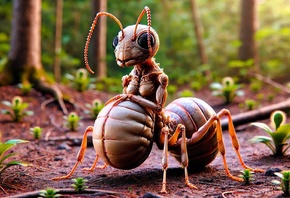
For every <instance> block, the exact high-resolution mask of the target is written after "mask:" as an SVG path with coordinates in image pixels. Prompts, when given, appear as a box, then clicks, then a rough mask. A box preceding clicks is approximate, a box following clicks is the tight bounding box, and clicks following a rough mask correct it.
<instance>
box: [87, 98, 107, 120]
mask: <svg viewBox="0 0 290 198" xmlns="http://www.w3.org/2000/svg"><path fill="white" fill-rule="evenodd" d="M85 106H86V107H87V108H89V111H86V112H85V113H86V114H90V115H91V117H92V118H93V119H96V118H97V116H98V115H99V113H100V111H101V110H102V108H103V107H104V106H105V104H104V103H102V101H100V100H99V99H95V100H93V102H92V104H85Z"/></svg>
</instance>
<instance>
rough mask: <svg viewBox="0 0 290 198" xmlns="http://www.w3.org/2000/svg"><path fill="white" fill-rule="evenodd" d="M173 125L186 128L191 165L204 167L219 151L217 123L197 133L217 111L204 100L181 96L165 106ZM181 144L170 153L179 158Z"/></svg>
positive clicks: (179, 159)
mask: <svg viewBox="0 0 290 198" xmlns="http://www.w3.org/2000/svg"><path fill="white" fill-rule="evenodd" d="M165 113H166V115H169V116H170V118H171V122H172V123H174V124H173V125H175V127H176V125H177V124H183V125H184V126H185V128H186V137H187V138H188V139H190V138H191V142H189V141H187V151H188V158H189V167H196V168H199V167H204V166H206V165H207V164H209V163H210V162H211V161H212V160H214V158H215V157H216V154H217V152H218V149H217V139H216V123H214V124H213V125H212V127H210V128H209V129H208V130H207V131H206V132H205V133H197V131H198V129H199V128H200V127H201V126H203V125H204V124H205V123H206V121H207V120H208V119H209V118H210V117H212V116H213V115H215V111H214V110H213V109H212V108H211V107H210V106H209V105H208V104H207V103H206V102H204V101H202V100H200V99H198V98H179V99H176V100H174V101H173V102H171V103H170V104H169V105H168V106H167V107H166V108H165ZM180 152H181V150H180V145H177V146H174V147H173V148H171V149H170V153H171V154H172V155H173V156H174V157H175V158H176V159H177V160H178V161H181V157H180Z"/></svg>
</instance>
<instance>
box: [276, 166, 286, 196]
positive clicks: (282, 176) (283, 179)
mask: <svg viewBox="0 0 290 198" xmlns="http://www.w3.org/2000/svg"><path fill="white" fill-rule="evenodd" d="M274 174H275V175H276V176H278V177H279V178H280V179H281V181H278V180H272V183H274V184H277V185H280V186H279V187H278V189H280V190H282V191H283V193H284V195H285V196H289V195H290V171H282V173H274Z"/></svg>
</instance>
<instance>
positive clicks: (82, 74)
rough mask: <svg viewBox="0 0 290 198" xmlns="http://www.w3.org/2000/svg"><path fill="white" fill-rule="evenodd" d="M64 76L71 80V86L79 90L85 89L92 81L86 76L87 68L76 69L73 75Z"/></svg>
mask: <svg viewBox="0 0 290 198" xmlns="http://www.w3.org/2000/svg"><path fill="white" fill-rule="evenodd" d="M66 78H67V79H69V80H70V81H71V84H72V87H73V88H74V89H76V90H77V91H80V92H82V91H85V90H87V89H88V88H89V87H90V83H91V82H92V80H91V79H90V78H89V77H88V72H87V70H86V69H83V68H80V69H78V70H77V71H76V74H75V76H73V75H71V74H66Z"/></svg>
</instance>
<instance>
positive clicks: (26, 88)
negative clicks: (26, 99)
mask: <svg viewBox="0 0 290 198" xmlns="http://www.w3.org/2000/svg"><path fill="white" fill-rule="evenodd" d="M18 87H19V88H20V90H21V93H22V94H24V95H26V94H28V93H29V92H30V91H31V89H32V85H31V84H30V83H20V84H18Z"/></svg>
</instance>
